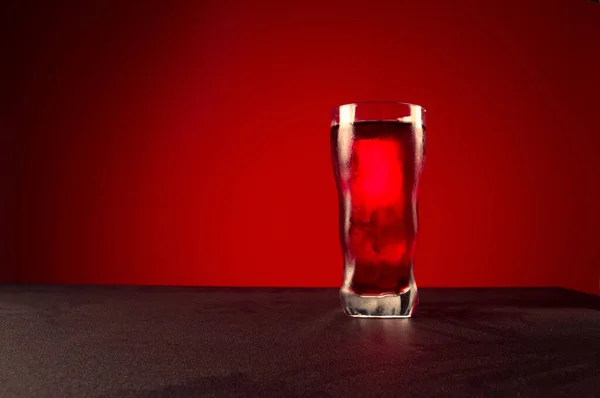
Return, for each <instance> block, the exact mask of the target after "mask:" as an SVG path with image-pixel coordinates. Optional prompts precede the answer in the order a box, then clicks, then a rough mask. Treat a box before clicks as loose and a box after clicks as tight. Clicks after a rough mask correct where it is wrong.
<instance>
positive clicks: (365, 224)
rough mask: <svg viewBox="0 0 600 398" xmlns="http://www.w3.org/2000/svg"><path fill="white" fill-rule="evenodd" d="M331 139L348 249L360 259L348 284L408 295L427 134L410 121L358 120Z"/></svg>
mask: <svg viewBox="0 0 600 398" xmlns="http://www.w3.org/2000/svg"><path fill="white" fill-rule="evenodd" d="M331 140H332V142H331V144H332V146H331V147H332V159H333V165H334V171H335V177H336V184H337V187H338V198H339V201H340V203H339V206H340V234H341V242H342V249H343V252H344V259H345V261H346V262H347V263H348V262H353V263H354V267H352V266H350V267H348V265H346V272H347V275H346V281H345V284H346V285H348V280H349V286H348V287H349V289H350V290H351V291H352V292H353V293H355V294H358V295H382V294H390V293H392V294H402V293H403V292H405V291H406V290H407V289H409V288H410V283H411V281H412V272H413V270H412V266H413V258H414V248H415V240H416V232H417V211H416V200H417V185H418V179H419V174H420V168H421V165H422V159H423V145H422V143H423V137H418V136H417V135H416V134H415V132H414V131H413V128H412V125H411V124H409V123H401V122H358V123H354V124H353V125H347V126H342V127H340V126H334V127H332V129H331ZM352 269H353V272H352V271H351V270H352ZM349 270H350V271H349ZM348 278H349V279H348Z"/></svg>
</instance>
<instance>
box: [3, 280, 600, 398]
mask: <svg viewBox="0 0 600 398" xmlns="http://www.w3.org/2000/svg"><path fill="white" fill-rule="evenodd" d="M419 293H420V297H421V300H420V305H419V307H418V308H417V313H416V314H415V316H414V317H413V318H412V319H400V320H394V319H353V318H348V317H346V316H345V315H344V314H343V313H342V312H341V310H340V307H339V301H338V296H337V290H335V289H255V288H240V289H234V288H183V287H182V288H171V287H116V286H113V287H111V286H105V287H102V286H31V285H29V286H28V285H0V397H12V396H49V397H66V396H74V397H85V396H98V397H108V396H125V397H127V396H144V397H145V396H147V397H159V396H174V397H191V396H278V397H289V396H341V395H345V396H396V397H404V396H444V397H448V396H456V397H473V396H497V397H507V396H522V397H533V396H546V397H547V396H577V397H599V396H600V297H597V296H591V295H585V294H582V293H576V292H573V291H568V290H563V289H554V288H547V289H546V288H544V289H421V290H420V292H419Z"/></svg>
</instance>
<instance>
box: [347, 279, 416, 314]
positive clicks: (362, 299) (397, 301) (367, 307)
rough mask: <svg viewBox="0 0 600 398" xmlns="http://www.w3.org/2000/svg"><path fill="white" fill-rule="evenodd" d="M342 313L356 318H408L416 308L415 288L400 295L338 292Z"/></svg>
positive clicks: (414, 286)
mask: <svg viewBox="0 0 600 398" xmlns="http://www.w3.org/2000/svg"><path fill="white" fill-rule="evenodd" d="M340 300H341V302H342V309H343V310H344V312H345V313H346V314H347V315H349V316H351V317H356V318H410V317H411V315H412V313H413V311H414V309H415V307H416V306H417V302H418V301H419V300H418V296H417V286H416V285H414V284H413V286H412V287H411V288H410V289H408V290H407V291H406V292H404V293H401V294H384V295H381V296H361V295H358V294H355V293H352V292H351V291H350V290H349V289H346V288H342V289H341V290H340Z"/></svg>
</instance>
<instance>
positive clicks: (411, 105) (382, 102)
mask: <svg viewBox="0 0 600 398" xmlns="http://www.w3.org/2000/svg"><path fill="white" fill-rule="evenodd" d="M377 104H381V105H392V104H395V105H406V106H409V107H413V106H415V107H419V108H420V109H421V111H423V112H426V111H427V110H426V109H425V107H423V106H422V105H419V104H413V103H411V102H402V101H390V100H373V101H356V102H347V103H344V104H339V105H336V106H334V107H333V108H332V109H331V112H332V113H333V112H335V111H337V110H339V109H340V108H341V107H342V106H348V105H355V106H360V105H377Z"/></svg>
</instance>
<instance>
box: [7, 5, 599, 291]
mask: <svg viewBox="0 0 600 398" xmlns="http://www.w3.org/2000/svg"><path fill="white" fill-rule="evenodd" d="M16 3H18V2H16ZM51 3H52V4H53V5H50V4H51ZM80 3H81V2H71V4H67V3H65V4H63V5H60V6H59V5H57V4H58V3H54V2H48V3H47V4H46V5H44V3H42V2H40V4H38V5H37V6H34V5H27V6H26V7H22V9H20V10H17V9H14V10H12V12H11V13H8V14H5V16H8V17H9V19H10V21H8V22H9V23H8V26H9V27H12V28H13V29H12V30H11V32H10V34H9V35H8V36H7V37H8V38H9V40H10V42H11V44H12V45H11V46H10V48H9V51H11V53H10V54H9V59H10V63H9V64H8V66H9V75H8V76H9V79H8V81H7V82H6V83H7V84H6V87H7V89H6V90H4V92H5V95H6V97H5V99H6V100H8V101H6V106H5V107H4V110H5V111H6V113H5V116H6V117H5V118H4V122H5V124H4V126H6V127H7V128H6V129H5V132H7V134H4V136H3V139H4V140H5V141H6V144H7V145H6V146H5V148H12V150H11V151H5V152H7V155H6V157H5V159H7V162H6V164H7V167H8V168H6V170H9V173H7V176H8V177H6V181H8V183H9V184H14V183H16V184H17V189H16V190H15V191H13V192H16V197H14V195H13V196H10V195H8V196H6V197H7V198H9V200H10V199H15V200H16V202H11V203H12V204H13V205H15V206H16V207H15V209H16V211H15V212H12V213H10V215H9V216H12V219H11V218H10V217H9V218H7V219H8V220H9V222H13V224H11V225H14V227H15V228H16V234H14V233H13V234H12V235H11V236H12V238H13V241H14V242H13V243H14V244H16V248H17V251H16V255H17V256H16V260H17V261H16V267H10V266H8V267H4V269H3V270H2V272H0V274H1V276H0V278H1V279H3V280H4V281H17V282H43V283H118V284H183V285H259V286H339V284H340V283H341V276H342V265H341V261H342V259H341V253H340V248H339V244H338V235H337V201H336V192H335V185H334V180H333V173H332V168H331V164H330V159H329V111H330V109H331V108H332V107H333V106H334V105H336V104H339V103H346V102H352V101H359V100H375V99H395V100H400V101H407V102H414V103H417V104H421V105H423V106H425V107H426V108H427V110H428V126H427V127H428V137H427V140H428V141H427V161H426V164H425V174H424V177H423V181H422V189H421V203H420V221H421V223H420V232H419V233H420V236H419V242H418V245H417V253H416V266H415V267H416V268H415V275H416V278H417V283H418V284H419V285H420V286H523V285H525V286H542V285H552V286H555V285H560V286H565V287H570V288H576V289H580V290H584V291H588V292H593V293H599V292H600V291H599V283H600V271H599V269H600V266H599V262H600V256H599V251H598V237H599V233H598V232H597V231H598V225H600V210H599V203H600V194H599V191H598V188H597V185H598V170H599V169H600V156H598V155H597V151H598V147H599V144H600V116H599V112H600V96H599V92H600V50H599V48H600V41H599V40H600V39H599V38H600V5H597V4H593V3H590V2H588V1H585V0H553V1H550V0H543V1H542V0H527V1H524V0H505V1H500V2H492V1H480V0H469V1H458V2H447V1H422V0H410V1H408V0H407V1H388V2H382V1H360V2H352V1H348V0H345V1H320V2H318V1H303V2H285V1H273V2H265V1H237V2H233V1H216V0H215V1H201V2H195V3H192V2H190V3H184V2H167V1H154V2H146V1H145V2H123V1H107V2H95V3H97V4H95V5H90V4H85V5H84V4H80ZM84 3H86V2H84ZM134 3H135V5H134ZM2 128H4V127H2ZM11 145H12V146H11ZM9 155H10V156H9ZM10 170H13V171H14V173H13V174H11V173H10ZM12 177H16V179H14V178H13V179H11V178H12ZM7 203H8V202H7ZM6 242H10V240H7V241H6ZM11 247H15V246H11ZM7 258H8V259H10V256H7ZM7 264H9V265H11V264H15V263H14V262H12V263H11V262H8V263H7Z"/></svg>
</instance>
